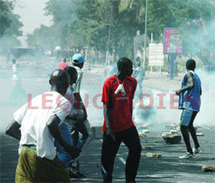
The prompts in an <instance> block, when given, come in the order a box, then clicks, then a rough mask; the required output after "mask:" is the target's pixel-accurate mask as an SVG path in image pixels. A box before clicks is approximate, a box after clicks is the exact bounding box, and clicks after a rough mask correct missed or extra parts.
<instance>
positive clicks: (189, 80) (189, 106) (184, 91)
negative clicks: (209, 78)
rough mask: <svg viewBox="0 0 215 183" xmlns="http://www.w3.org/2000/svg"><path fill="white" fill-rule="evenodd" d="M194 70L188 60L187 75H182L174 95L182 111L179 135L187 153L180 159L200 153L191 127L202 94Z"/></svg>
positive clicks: (191, 60) (200, 150) (193, 64)
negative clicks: (191, 143) (177, 98)
mask: <svg viewBox="0 0 215 183" xmlns="http://www.w3.org/2000/svg"><path fill="white" fill-rule="evenodd" d="M195 68H196V62H195V60H193V59H188V60H187V62H186V69H187V73H186V74H185V75H184V78H183V81H182V84H181V88H180V89H179V90H177V91H176V95H179V107H178V108H179V109H182V113H181V119H180V127H181V133H182V136H183V139H184V142H185V145H186V148H187V152H186V153H185V154H184V155H182V156H179V158H181V159H188V158H192V157H193V156H194V154H197V153H200V152H202V149H201V148H200V145H199V142H198V139H197V136H196V131H195V129H194V127H193V122H194V119H195V118H196V115H197V113H198V112H199V110H200V105H201V94H202V88H201V80H200V78H199V76H198V75H197V74H196V73H195ZM189 132H190V134H191V136H192V139H193V142H194V144H195V146H194V147H193V149H192V148H191V145H190V139H189Z"/></svg>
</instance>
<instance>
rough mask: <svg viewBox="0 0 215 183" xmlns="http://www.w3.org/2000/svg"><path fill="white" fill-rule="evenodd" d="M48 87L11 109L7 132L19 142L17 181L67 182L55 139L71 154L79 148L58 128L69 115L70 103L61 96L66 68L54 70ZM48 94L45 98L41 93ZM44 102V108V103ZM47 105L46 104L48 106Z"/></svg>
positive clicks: (67, 84) (63, 91)
mask: <svg viewBox="0 0 215 183" xmlns="http://www.w3.org/2000/svg"><path fill="white" fill-rule="evenodd" d="M49 83H50V85H51V91H50V92H46V93H43V94H40V95H38V96H36V97H34V98H33V99H32V100H31V102H32V103H33V104H35V105H36V106H37V108H33V107H31V106H29V103H26V104H25V105H23V106H22V107H21V108H20V109H18V110H17V111H16V112H15V113H14V120H13V121H12V123H11V124H10V125H9V126H8V127H7V129H6V134H7V135H9V136H12V137H14V138H16V139H18V140H20V142H19V160H18V164H17V168H16V183H22V182H70V179H69V176H68V174H67V173H66V171H65V169H64V167H63V165H62V163H60V161H59V159H58V158H57V152H56V148H55V146H54V139H56V140H57V141H58V142H59V143H60V144H61V145H62V146H63V147H64V149H65V150H66V151H67V152H68V153H69V154H70V155H71V156H73V157H77V156H78V155H79V153H80V151H79V150H78V149H77V148H76V147H74V146H73V145H71V144H68V143H67V142H66V141H65V140H64V138H63V136H62V135H61V132H60V130H59V125H60V124H61V123H62V122H63V121H64V119H65V118H66V116H68V114H69V112H70V109H71V105H70V102H69V101H68V100H67V99H66V98H65V97H63V95H64V94H65V93H66V90H67V88H68V86H69V76H68V74H67V73H66V72H65V71H61V70H55V71H54V72H53V73H52V75H51V77H50V80H49ZM46 96H48V97H49V100H48V104H45V103H44V102H47V100H45V101H44V97H46ZM44 105H45V106H46V107H45V108H44V107H43V106H44ZM47 105H48V106H47Z"/></svg>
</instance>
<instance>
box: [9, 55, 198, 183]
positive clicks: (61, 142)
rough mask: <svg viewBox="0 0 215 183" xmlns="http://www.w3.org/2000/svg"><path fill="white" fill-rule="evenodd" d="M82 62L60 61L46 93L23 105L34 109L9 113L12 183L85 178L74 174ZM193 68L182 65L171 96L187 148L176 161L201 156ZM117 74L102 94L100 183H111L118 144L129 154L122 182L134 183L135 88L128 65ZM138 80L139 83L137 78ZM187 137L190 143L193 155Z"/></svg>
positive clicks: (81, 125)
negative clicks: (14, 160) (15, 156)
mask: <svg viewBox="0 0 215 183" xmlns="http://www.w3.org/2000/svg"><path fill="white" fill-rule="evenodd" d="M84 62H85V58H84V56H83V55H82V54H75V55H74V56H73V57H72V65H71V66H69V65H68V63H67V62H66V59H64V60H63V62H61V63H60V64H59V68H58V69H56V70H54V71H53V72H52V74H51V76H50V80H49V83H50V85H51V91H49V92H46V93H43V94H40V95H38V96H36V97H34V98H33V99H32V100H31V101H28V102H31V103H34V104H35V106H38V107H37V108H33V107H29V105H28V103H27V104H25V105H23V106H22V107H21V108H20V109H18V110H17V111H16V112H15V113H14V115H13V117H14V118H13V120H12V122H11V124H10V125H9V126H8V127H7V129H6V134H7V135H10V136H12V137H14V138H16V139H18V140H19V160H18V164H17V168H16V177H15V180H16V182H17V183H19V182H20V183H21V182H70V178H71V177H76V178H82V177H85V176H84V175H83V174H81V173H80V171H79V169H78V165H79V159H78V158H79V155H80V153H81V150H82V149H83V147H84V145H85V144H86V141H87V139H88V137H89V126H90V125H89V121H88V119H87V118H88V116H87V111H86V108H85V106H84V103H83V101H82V98H81V95H80V88H81V81H82V77H83V71H82V68H83V66H84ZM195 66H196V63H195V61H194V60H193V59H189V60H188V61H187V64H186V69H187V73H186V74H185V76H184V79H183V81H182V85H181V88H180V89H179V90H177V91H176V94H177V95H179V108H180V109H182V110H183V111H182V114H181V124H180V125H181V132H182V136H183V138H184V142H185V144H186V147H187V153H185V155H183V156H181V157H180V158H192V157H193V154H194V153H199V152H201V151H202V150H201V149H200V145H199V143H198V140H197V137H196V132H195V130H194V128H193V122H194V119H195V117H196V115H197V113H198V111H199V108H200V103H201V102H200V95H201V93H202V90H201V81H200V78H199V77H198V75H197V74H196V73H195V72H194V70H195ZM117 70H118V71H117V72H116V73H115V74H113V75H112V76H110V77H108V78H107V79H106V80H105V82H104V85H103V90H102V102H103V110H104V111H103V113H104V123H103V128H102V130H103V143H102V152H101V170H102V176H103V182H112V179H113V177H112V172H113V168H114V159H115V156H116V154H117V152H118V149H119V147H120V144H121V143H122V142H123V143H124V144H125V145H126V146H127V148H128V151H129V152H128V157H127V161H126V167H125V179H126V182H135V178H136V175H137V171H138V166H139V161H140V158H141V150H142V148H141V143H140V138H139V135H138V131H137V129H136V127H135V123H134V121H133V117H132V113H133V111H132V109H133V98H134V95H135V91H136V88H137V85H138V83H137V80H136V79H135V78H134V77H132V76H131V75H132V73H133V63H132V61H131V60H130V59H128V58H126V57H123V58H120V59H119V60H118V61H117ZM135 74H136V73H135ZM138 77H141V79H143V78H142V75H141V76H138ZM46 101H48V104H47V103H45V102H46ZM188 131H190V132H191V136H192V138H193V140H194V143H195V147H194V148H193V149H192V148H191V145H190V141H189V132H188ZM75 164H76V166H75Z"/></svg>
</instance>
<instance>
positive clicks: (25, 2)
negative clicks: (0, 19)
mask: <svg viewBox="0 0 215 183" xmlns="http://www.w3.org/2000/svg"><path fill="white" fill-rule="evenodd" d="M16 1H17V4H16V6H15V9H14V12H15V13H16V14H18V15H20V16H21V18H20V20H21V21H22V22H23V24H24V26H23V28H22V31H23V35H24V36H25V35H26V34H27V33H32V32H33V31H34V29H35V28H39V27H40V25H41V24H44V25H51V24H52V21H51V20H52V19H51V17H47V16H45V15H44V13H45V11H44V10H43V9H44V8H45V5H46V2H47V1H48V0H16Z"/></svg>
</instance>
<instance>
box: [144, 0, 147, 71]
mask: <svg viewBox="0 0 215 183" xmlns="http://www.w3.org/2000/svg"><path fill="white" fill-rule="evenodd" d="M147 14H148V0H146V12H145V34H144V59H143V63H144V69H145V70H146V41H147Z"/></svg>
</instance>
